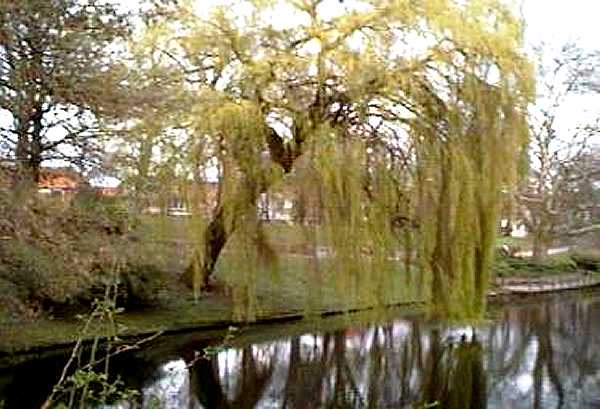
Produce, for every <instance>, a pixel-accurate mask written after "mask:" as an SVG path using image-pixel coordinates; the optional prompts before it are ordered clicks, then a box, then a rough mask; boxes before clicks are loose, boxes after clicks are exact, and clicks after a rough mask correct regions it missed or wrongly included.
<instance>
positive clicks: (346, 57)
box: [147, 0, 533, 312]
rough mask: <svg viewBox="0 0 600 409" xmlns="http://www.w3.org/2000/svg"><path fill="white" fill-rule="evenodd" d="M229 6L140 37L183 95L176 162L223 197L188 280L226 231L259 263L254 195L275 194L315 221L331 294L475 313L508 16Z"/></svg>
mask: <svg viewBox="0 0 600 409" xmlns="http://www.w3.org/2000/svg"><path fill="white" fill-rule="evenodd" d="M237 6H238V7H234V8H231V7H226V6H225V5H223V6H220V7H215V8H213V9H211V10H210V11H208V12H207V11H206V10H201V11H198V9H197V8H196V7H195V5H194V4H193V3H192V2H183V3H181V4H180V5H179V7H177V11H176V12H175V15H170V16H169V18H168V19H164V20H158V21H153V22H152V24H150V25H149V26H148V29H147V33H148V35H151V36H152V35H154V36H155V35H156V33H160V38H162V46H161V47H159V48H158V49H157V51H158V52H162V53H164V55H167V56H168V57H169V58H167V59H165V60H164V61H163V62H164V64H166V65H167V66H171V67H179V70H180V72H181V73H182V74H183V82H182V86H183V87H185V88H186V89H187V90H188V91H190V93H191V95H192V97H191V99H189V100H187V103H186V106H185V107H181V106H180V107H177V109H178V110H185V118H183V117H182V118H181V121H180V125H181V126H182V127H183V128H185V130H186V131H185V134H186V138H187V140H188V144H187V145H186V152H187V153H188V154H189V156H188V160H193V161H194V164H195V165H199V164H204V165H206V164H207V163H211V164H213V165H214V166H215V167H217V168H218V169H219V175H220V179H219V180H220V184H221V189H220V191H221V195H220V201H219V205H218V206H217V208H216V209H215V212H214V214H212V216H210V217H209V218H208V219H207V220H206V223H204V224H202V226H203V227H202V231H203V232H204V233H202V235H203V240H202V242H203V244H202V245H200V246H199V247H198V248H197V251H196V253H195V257H194V260H192V262H191V264H190V270H192V271H193V272H195V275H196V276H198V277H201V279H203V280H204V283H205V284H208V280H209V278H210V276H211V274H212V272H213V270H214V268H215V264H216V262H217V261H218V258H219V255H220V253H221V250H222V249H223V248H224V247H225V246H226V244H227V243H228V241H229V238H230V237H231V235H232V234H233V233H234V232H236V231H238V232H239V231H243V232H244V234H241V235H240V236H242V237H244V238H245V239H244V241H245V242H246V245H248V246H249V247H248V248H251V249H254V250H253V251H248V252H245V253H244V254H255V255H260V253H261V250H260V249H261V247H263V253H264V245H265V243H264V240H263V238H264V237H263V235H261V233H260V231H261V223H260V220H258V218H257V212H256V203H257V199H258V197H259V195H260V194H261V193H263V192H265V191H268V190H269V189H272V188H273V186H279V185H282V184H283V185H286V184H287V185H292V186H294V187H295V188H296V191H297V193H298V198H300V199H302V198H304V199H306V198H310V200H309V202H310V206H312V207H314V208H316V210H314V211H315V212H316V213H318V214H319V215H320V220H321V226H322V228H320V229H318V232H319V234H321V235H322V236H323V237H322V238H321V239H322V240H325V242H326V243H327V245H328V246H329V247H331V248H332V249H334V250H333V254H334V255H335V256H334V257H333V259H334V260H335V262H333V263H332V265H330V266H328V268H332V269H335V270H336V271H339V274H340V276H339V281H340V282H344V283H348V286H347V288H345V289H344V292H346V293H352V294H355V295H356V296H358V297H359V298H360V297H362V296H365V297H366V296H369V297H373V296H374V297H376V298H377V299H380V300H385V297H386V295H385V293H386V291H388V290H389V285H388V284H389V282H387V281H386V280H388V279H389V274H388V273H389V272H390V271H393V273H390V274H405V275H406V286H407V287H411V288H413V287H414V288H418V289H419V290H420V291H425V292H427V293H430V294H432V295H433V296H434V297H433V298H434V299H436V300H438V301H439V302H440V305H441V306H443V308H444V309H449V308H451V305H453V301H457V300H469V301H468V302H467V303H466V305H465V303H462V305H463V306H465V307H466V309H467V310H468V311H469V312H477V311H480V310H481V306H482V305H483V300H484V294H485V290H486V285H487V271H488V268H489V264H490V261H491V251H492V246H493V241H494V237H495V234H496V228H497V222H498V213H499V205H500V202H501V195H502V193H503V192H506V191H510V190H512V189H513V188H514V184H515V182H516V178H517V170H518V160H517V159H516V158H519V157H522V153H523V150H524V147H525V145H526V143H527V121H526V108H527V104H528V103H529V102H530V101H531V98H532V95H533V81H532V67H531V64H530V63H529V61H528V60H527V58H526V57H525V55H524V53H523V50H522V46H523V45H522V30H521V25H520V21H519V20H518V19H517V18H516V17H515V16H514V15H513V14H512V12H511V9H510V8H509V7H508V6H506V5H505V4H504V3H503V2H500V1H471V2H467V3H463V2H458V1H449V0H448V1H417V2H414V1H397V0H396V1H357V2H351V3H345V4H340V3H338V2H333V1H323V0H294V1H292V0H290V1H246V2H238V3H237ZM284 15H285V16H288V17H287V18H286V19H285V20H281V21H278V20H277V19H276V18H275V16H284ZM174 16H176V17H174ZM183 177H184V178H188V177H189V176H188V175H186V174H185V173H183ZM303 192H304V194H303ZM299 201H301V200H299ZM298 206H299V208H301V207H302V206H301V203H298ZM248 229H249V230H248ZM238 244H239V243H238ZM266 244H267V245H268V243H266ZM364 254H368V256H367V257H364V256H363V255H364ZM398 254H403V258H404V261H405V263H404V267H405V268H404V271H403V272H398V271H397V270H396V269H395V267H394V266H393V265H395V264H397V262H395V261H393V260H395V259H396V258H397V257H398ZM244 265H245V266H248V265H249V264H248V263H245V264H244ZM250 265H251V264H250ZM245 270H248V268H245ZM245 274H246V275H245ZM247 274H250V273H249V272H248V271H246V273H243V274H242V275H244V277H246V278H244V280H243V281H244V282H246V283H248V282H249V281H252V279H249V278H248V277H249V276H247ZM386 277H388V278H386ZM248 280H249V281H248ZM250 292H251V291H250ZM361 294H362V296H361ZM244 297H246V296H244ZM246 298H247V297H246Z"/></svg>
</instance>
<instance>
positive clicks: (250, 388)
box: [0, 292, 600, 409]
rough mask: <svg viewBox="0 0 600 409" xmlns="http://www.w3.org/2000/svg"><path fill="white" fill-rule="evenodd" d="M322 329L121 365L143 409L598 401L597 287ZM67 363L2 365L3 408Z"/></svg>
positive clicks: (158, 353)
mask: <svg viewBox="0 0 600 409" xmlns="http://www.w3.org/2000/svg"><path fill="white" fill-rule="evenodd" d="M338 321H339V320H338ZM325 325H326V326H327V327H330V328H331V331H323V332H319V333H303V332H305V330H304V331H303V330H299V329H298V328H297V327H296V328H295V327H294V326H290V327H284V328H289V330H288V329H285V331H286V332H287V335H286V336H277V335H269V334H271V333H273V328H274V327H272V328H263V329H261V330H260V331H257V330H251V331H254V333H255V334H254V336H255V337H256V336H261V337H263V338H266V339H267V340H266V341H261V342H258V341H256V342H253V343H249V344H246V345H242V346H241V347H240V348H237V349H229V350H226V351H222V352H220V353H218V354H216V355H214V356H213V357H212V358H211V359H201V360H199V361H197V362H196V363H195V364H192V365H191V362H192V361H193V360H194V356H195V353H196V352H195V351H198V350H202V348H203V347H204V346H205V345H206V341H202V340H201V339H200V336H199V335H197V334H185V335H177V336H170V337H165V338H164V339H163V340H161V341H159V342H158V343H157V344H155V345H153V346H152V347H151V348H148V349H146V350H143V351H140V352H137V353H135V354H130V355H128V356H121V357H120V358H119V359H118V360H115V361H114V363H113V369H114V370H115V371H117V372H119V373H120V375H121V377H122V378H123V380H124V381H125V382H126V383H127V384H128V385H129V386H131V387H135V388H139V389H140V390H142V395H141V396H140V398H139V399H138V402H136V404H137V405H142V406H143V407H144V408H150V407H152V408H208V409H212V408H218V409H221V408H302V409H304V408H306V409H309V408H424V407H436V408H494V409H495V408H600V292H596V293H588V294H569V295H560V296H550V297H546V298H534V299H529V300H527V301H520V302H510V303H508V304H506V305H504V306H502V307H499V308H493V309H492V312H491V314H490V320H489V321H488V322H486V323H484V324H482V325H480V326H478V327H476V328H471V327H465V326H452V325H448V324H444V323H439V322H426V321H425V320H424V318H423V317H422V316H419V315H414V314H413V315H411V316H407V317H404V318H398V319H395V320H392V321H389V322H386V323H383V324H377V325H372V324H371V325H346V327H345V328H344V327H339V329H335V328H336V326H337V325H338V324H334V323H333V321H332V323H331V325H329V324H327V322H326V323H325ZM277 331H280V332H281V327H279V328H278V329H277ZM295 333H298V335H291V334H295ZM302 333H303V334H302ZM247 335H248V334H247ZM243 337H244V336H240V340H239V341H240V342H242V343H243V339H242V338H243ZM248 338H249V339H251V338H252V336H249V337H248ZM269 338H270V340H268V339H269ZM255 339H256V338H255ZM63 360H64V354H60V353H55V354H51V355H50V356H47V357H36V359H34V360H30V361H27V362H24V363H21V364H19V365H16V366H12V367H8V368H4V369H0V397H1V398H0V400H2V399H3V400H4V402H5V408H13V407H14V408H30V407H31V408H33V407H39V404H40V402H41V401H43V397H44V396H45V394H47V393H48V391H49V388H50V385H52V382H54V380H55V379H56V377H57V376H58V372H59V370H60V368H61V365H62V362H63ZM112 407H121V408H126V407H134V406H131V405H130V404H120V405H114V406H112ZM137 407H139V406H137Z"/></svg>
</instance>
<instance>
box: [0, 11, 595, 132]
mask: <svg viewBox="0 0 600 409" xmlns="http://www.w3.org/2000/svg"><path fill="white" fill-rule="evenodd" d="M113 1H114V2H115V3H118V4H120V5H122V6H123V7H124V8H130V7H135V4H137V0H113ZM196 1H197V4H198V10H203V11H204V10H208V9H210V8H211V6H215V5H218V4H224V3H226V4H228V5H234V6H233V7H236V6H235V4H236V3H237V2H236V0H196ZM522 1H523V3H522V4H523V9H522V11H523V14H524V17H525V20H526V32H525V33H526V42H527V47H528V48H530V47H532V46H534V45H538V44H540V42H542V41H543V42H544V43H546V44H547V45H549V46H550V48H556V49H558V48H560V46H561V45H563V44H565V43H566V42H574V43H576V44H577V45H578V46H580V47H582V48H584V49H588V50H593V49H600V22H599V21H598V17H599V16H600V0H522ZM240 3H241V2H240ZM324 3H325V4H324V5H323V6H324V9H326V10H329V9H331V10H335V11H338V12H339V11H341V10H343V8H344V7H349V5H350V4H351V3H352V0H346V2H345V3H343V4H340V2H339V0H325V2H324ZM237 7H239V6H237ZM281 11H282V13H281V15H274V16H273V19H274V23H275V25H286V21H288V22H289V24H294V22H295V21H294V19H295V18H294V17H292V16H290V15H289V14H288V13H286V11H285V10H284V9H281ZM335 11H334V13H335ZM296 18H297V16H296ZM296 21H297V20H296ZM561 112H562V113H563V115H562V117H563V120H561V121H559V130H560V131H563V132H565V134H568V133H569V132H570V129H572V128H573V127H574V126H575V124H577V123H581V122H584V121H585V120H587V119H590V118H594V117H600V95H593V96H582V97H577V98H572V99H571V100H570V101H569V104H567V106H565V107H564V109H563V111H561ZM3 114H4V115H3ZM3 117H5V118H3ZM6 119H8V118H7V117H6V113H5V112H4V113H3V112H0V120H6ZM596 142H597V143H600V141H596Z"/></svg>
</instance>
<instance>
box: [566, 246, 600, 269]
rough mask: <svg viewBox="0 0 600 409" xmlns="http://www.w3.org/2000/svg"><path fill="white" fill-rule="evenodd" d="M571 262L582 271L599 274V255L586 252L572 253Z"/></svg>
mask: <svg viewBox="0 0 600 409" xmlns="http://www.w3.org/2000/svg"><path fill="white" fill-rule="evenodd" d="M571 257H572V259H573V261H574V262H575V264H577V266H578V267H579V268H581V269H583V270H588V271H595V272H600V253H599V252H593V251H587V252H574V253H573V254H572V255H571Z"/></svg>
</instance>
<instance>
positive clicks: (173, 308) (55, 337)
mask: <svg viewBox="0 0 600 409" xmlns="http://www.w3.org/2000/svg"><path fill="white" fill-rule="evenodd" d="M599 286H600V274H599V273H592V272H587V273H585V274H580V275H578V276H575V275H573V274H568V275H562V276H560V275H553V276H547V277H543V276H537V277H529V278H527V277H512V278H501V279H497V280H496V282H495V283H494V285H492V287H491V289H490V291H489V292H488V302H489V303H490V304H498V303H500V304H501V303H505V302H513V301H514V299H515V298H522V297H531V296H538V295H540V294H547V293H556V292H563V291H573V290H581V289H586V288H594V287H599ZM425 307H426V303H425V301H424V300H413V301H409V302H406V301H405V302H397V303H390V304H387V305H385V306H382V305H379V306H375V305H369V304H362V305H360V304H352V305H349V304H347V303H338V304H335V303H331V304H329V305H325V306H323V307H322V308H321V309H318V310H311V311H308V310H302V309H299V308H293V307H290V306H289V305H288V306H287V307H286V306H284V305H283V304H280V305H278V306H276V305H272V306H271V307H270V308H264V309H262V310H261V311H259V312H258V313H257V315H256V320H254V321H252V322H251V323H244V322H240V321H238V320H236V319H235V318H234V315H235V313H234V306H233V304H232V302H231V300H230V299H229V298H228V297H225V296H222V295H219V294H213V295H208V296H205V297H203V298H201V299H200V300H197V301H194V300H193V299H192V298H188V299H181V300H180V301H178V302H176V303H171V304H169V305H165V306H162V307H161V308H151V309H145V310H139V311H133V312H128V313H124V314H122V316H120V317H119V323H120V325H121V326H122V330H121V336H122V337H124V338H127V337H133V338H136V339H139V338H142V337H144V336H150V335H153V334H156V333H159V332H160V333H165V334H169V333H177V332H188V331H213V330H214V331H217V330H223V329H227V328H228V327H230V326H247V325H250V326H255V325H265V324H275V323H286V322H291V321H299V320H302V319H306V318H309V319H311V318H317V319H318V318H321V317H327V316H333V315H339V316H341V315H345V314H348V313H354V312H368V311H385V310H389V309H393V308H403V309H413V310H419V311H424V310H425ZM80 326H81V325H80V322H78V321H76V320H64V319H38V320H35V321H32V322H26V323H18V324H17V323H14V324H3V325H1V326H0V333H1V334H2V336H1V337H0V356H1V355H4V356H6V355H11V354H17V353H31V352H37V351H43V350H46V349H53V348H59V347H67V346H69V345H70V344H73V343H74V342H75V341H76V340H77V339H78V338H80V335H79V334H80V332H79V331H80ZM104 334H106V328H103V327H96V328H94V330H93V331H92V332H91V333H88V334H87V336H86V338H92V337H93V336H95V335H98V336H103V335H104Z"/></svg>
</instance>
